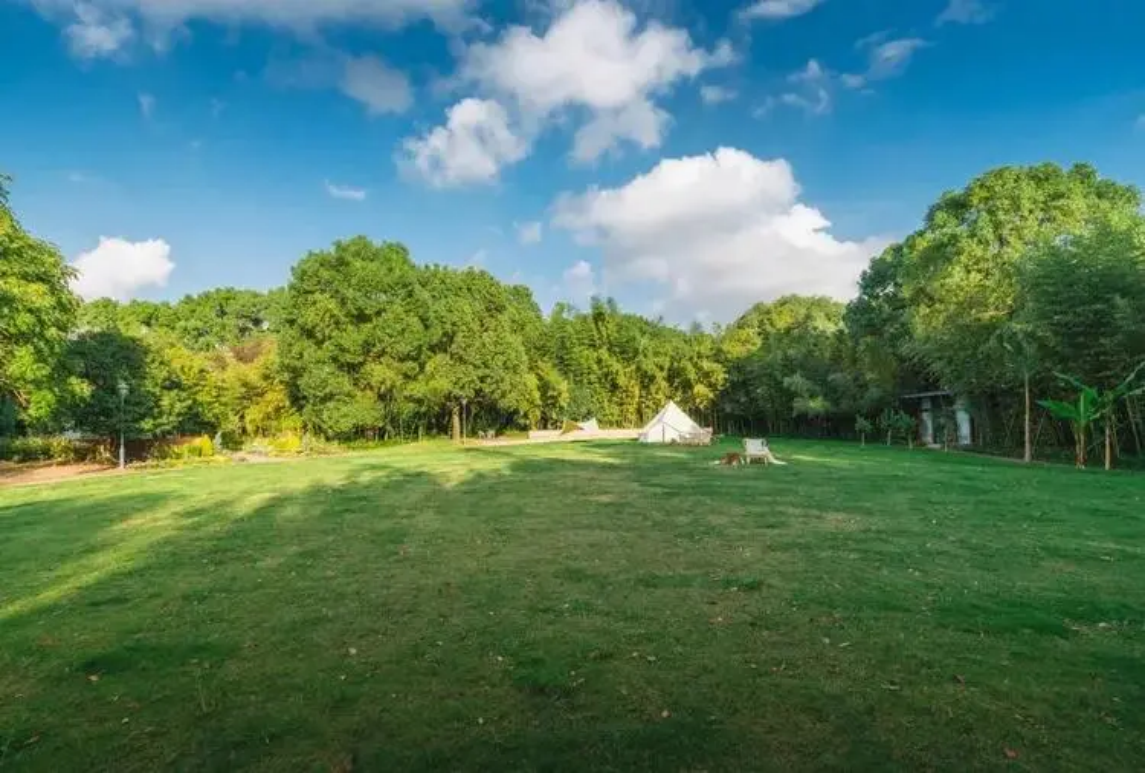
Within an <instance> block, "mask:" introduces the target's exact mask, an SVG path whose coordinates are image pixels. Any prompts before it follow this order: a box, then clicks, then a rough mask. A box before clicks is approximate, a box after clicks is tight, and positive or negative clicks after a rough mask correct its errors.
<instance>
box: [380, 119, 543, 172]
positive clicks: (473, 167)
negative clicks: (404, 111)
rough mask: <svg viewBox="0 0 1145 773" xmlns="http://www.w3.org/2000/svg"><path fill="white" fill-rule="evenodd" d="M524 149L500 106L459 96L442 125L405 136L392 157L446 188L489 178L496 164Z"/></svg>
mask: <svg viewBox="0 0 1145 773" xmlns="http://www.w3.org/2000/svg"><path fill="white" fill-rule="evenodd" d="M527 152H528V146H527V144H526V143H525V141H524V140H522V139H521V138H520V137H518V136H517V135H516V134H514V133H513V130H512V129H511V128H510V126H509V116H508V114H507V113H506V112H505V108H503V107H501V105H499V104H498V103H497V102H493V101H491V100H487V99H465V100H462V101H461V102H458V103H457V104H456V105H454V106H453V107H451V108H450V109H449V111H448V113H447V115H446V122H445V125H444V126H438V127H437V128H435V129H433V130H431V131H429V132H428V133H427V134H425V135H424V136H421V137H411V138H409V139H407V140H406V141H405V143H404V144H403V146H402V152H401V154H399V158H398V161H399V163H400V164H401V165H402V166H403V167H404V168H405V169H406V170H408V171H410V172H412V173H414V174H416V175H417V176H419V177H421V178H422V179H424V180H425V181H426V182H428V183H429V184H430V185H432V186H434V187H437V188H451V187H457V186H460V185H467V184H471V183H491V182H495V181H496V180H497V179H498V176H499V175H500V172H501V168H502V167H504V166H506V165H509V164H514V163H516V162H517V161H520V160H521V159H522V158H524V157H525V155H526V154H527Z"/></svg>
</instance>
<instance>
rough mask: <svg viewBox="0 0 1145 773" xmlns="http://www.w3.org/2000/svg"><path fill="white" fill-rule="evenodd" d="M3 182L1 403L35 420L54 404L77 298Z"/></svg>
mask: <svg viewBox="0 0 1145 773" xmlns="http://www.w3.org/2000/svg"><path fill="white" fill-rule="evenodd" d="M6 180H7V178H4V181H0V192H2V195H0V401H5V402H9V401H10V402H11V403H13V404H15V405H16V406H17V408H18V409H19V411H20V412H21V414H22V415H23V418H24V420H25V422H26V423H28V424H39V423H44V422H46V421H48V420H49V419H50V417H51V415H52V413H53V412H54V411H55V410H56V407H57V404H58V394H59V392H58V389H57V387H58V386H59V385H60V379H59V377H58V376H59V371H58V363H59V355H60V352H61V350H62V348H63V346H64V343H65V341H66V337H67V334H68V332H69V331H70V330H71V328H72V325H73V322H74V321H75V315H76V308H77V306H78V300H77V299H76V297H75V296H74V295H73V294H72V292H71V289H70V288H69V286H68V283H69V282H70V280H71V279H72V275H73V272H72V269H71V268H70V267H68V266H67V264H66V263H64V260H63V257H62V256H61V255H60V253H59V250H57V249H56V248H55V247H54V246H52V245H51V244H48V243H47V242H44V241H41V240H39V239H37V238H35V237H34V236H32V235H31V234H29V233H28V232H27V231H25V230H24V229H23V227H22V226H21V225H20V223H19V221H18V220H17V219H16V216H15V215H14V214H13V213H12V211H11V210H10V209H9V208H8V203H7V188H6V187H5V185H4V182H6Z"/></svg>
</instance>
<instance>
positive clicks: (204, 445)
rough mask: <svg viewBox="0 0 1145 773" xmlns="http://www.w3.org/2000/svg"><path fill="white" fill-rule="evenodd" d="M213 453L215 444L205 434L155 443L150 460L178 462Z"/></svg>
mask: <svg viewBox="0 0 1145 773" xmlns="http://www.w3.org/2000/svg"><path fill="white" fill-rule="evenodd" d="M214 455H215V444H214V443H212V442H211V439H210V438H209V437H207V436H206V435H202V436H200V437H196V438H190V439H188V438H181V439H178V440H174V441H163V442H160V443H156V444H155V446H154V448H152V449H151V453H150V454H148V459H149V460H150V461H168V462H180V461H186V460H189V459H210V458H211V457H213V456H214Z"/></svg>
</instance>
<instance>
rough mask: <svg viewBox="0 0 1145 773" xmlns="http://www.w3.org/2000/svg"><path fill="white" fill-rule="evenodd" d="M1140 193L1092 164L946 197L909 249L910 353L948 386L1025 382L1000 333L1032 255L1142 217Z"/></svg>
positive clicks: (998, 175)
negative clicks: (1099, 225) (1102, 225)
mask: <svg viewBox="0 0 1145 773" xmlns="http://www.w3.org/2000/svg"><path fill="white" fill-rule="evenodd" d="M1140 206H1141V197H1140V194H1139V193H1138V191H1137V190H1136V189H1135V188H1132V187H1130V186H1125V185H1120V184H1117V183H1115V182H1112V181H1110V180H1105V179H1102V178H1100V177H1099V176H1098V174H1097V172H1096V171H1095V170H1094V169H1093V168H1092V167H1089V166H1085V165H1077V166H1074V167H1072V168H1071V169H1069V170H1064V169H1062V168H1060V167H1058V166H1056V165H1054V164H1042V165H1040V166H1034V167H1003V168H1001V169H996V170H993V171H991V172H987V173H986V174H984V175H982V176H981V177H978V178H976V179H975V180H973V181H972V182H971V183H970V185H969V186H967V187H966V189H964V190H962V191H957V192H952V193H947V194H945V195H944V196H943V197H942V198H941V199H940V200H939V202H938V203H937V204H935V205H934V206H933V207H932V208H931V209H930V211H929V213H928V214H927V217H926V222H925V224H924V226H923V228H922V229H921V230H920V231H918V232H916V233H914V234H912V235H911V236H910V237H909V238H908V239H907V240H906V241H905V242H904V243H903V245H902V250H903V255H902V275H901V284H902V294H903V298H904V300H905V302H906V304H907V307H908V308H909V316H910V322H911V332H912V342H911V348H912V350H913V351H914V353H915V354H916V356H918V357H920V358H921V359H922V361H923V362H925V363H926V365H927V366H928V367H929V368H930V369H931V370H932V371H933V372H934V373H935V374H936V375H937V376H938V377H939V379H940V380H941V382H942V384H943V385H944V386H946V387H948V388H951V389H954V390H956V391H959V392H962V393H967V394H983V393H989V392H991V391H993V390H995V389H997V388H999V387H1000V386H1002V385H1003V384H1002V382H1003V380H1004V379H1006V378H1007V377H1010V378H1012V379H1014V380H1016V379H1017V377H1018V374H1016V373H1015V371H1014V368H1012V367H1011V363H1010V361H1009V359H1008V358H1007V357H1006V356H1005V353H1004V351H1003V350H1000V349H999V347H996V346H991V340H992V339H994V337H995V336H996V334H997V332H998V329H999V328H1000V327H1001V326H1002V325H1004V324H1005V323H1006V322H1007V321H1008V320H1009V319H1011V318H1012V317H1013V316H1014V315H1015V313H1016V312H1017V311H1018V286H1019V272H1020V267H1021V266H1022V263H1023V261H1024V260H1025V258H1026V256H1027V254H1028V253H1029V252H1030V250H1032V249H1034V248H1037V247H1039V246H1040V245H1044V244H1047V243H1054V242H1061V241H1063V240H1065V241H1068V239H1069V237H1071V236H1073V235H1076V234H1080V233H1083V232H1085V231H1086V229H1088V228H1089V227H1091V226H1092V225H1093V224H1094V223H1096V222H1099V221H1101V220H1103V219H1105V218H1108V217H1111V216H1112V217H1131V216H1134V215H1135V214H1136V213H1137V211H1138V209H1139V208H1140Z"/></svg>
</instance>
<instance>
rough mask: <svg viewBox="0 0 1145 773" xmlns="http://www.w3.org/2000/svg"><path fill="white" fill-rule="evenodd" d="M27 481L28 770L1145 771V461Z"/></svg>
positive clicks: (14, 630)
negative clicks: (1142, 763) (1144, 537)
mask: <svg viewBox="0 0 1145 773" xmlns="http://www.w3.org/2000/svg"><path fill="white" fill-rule="evenodd" d="M775 447H776V452H777V453H779V454H780V455H781V456H782V457H783V458H784V459H785V460H788V461H790V462H791V464H790V466H788V467H785V468H770V469H765V468H763V467H752V468H722V467H714V466H712V465H711V464H710V462H711V460H712V459H715V458H717V457H718V456H719V455H720V454H721V453H723V452H725V451H728V450H733V449H734V448H735V446H734V445H733V444H732V443H731V442H730V441H729V442H728V443H727V444H725V446H724V447H723V448H712V449H676V448H649V447H642V446H638V445H636V444H611V445H610V444H604V445H576V446H539V447H538V446H533V447H529V446H522V447H506V448H482V449H465V450H462V449H456V448H453V447H450V446H447V445H438V444H426V445H421V446H416V447H410V448H399V449H392V450H387V451H382V452H372V453H367V454H360V455H356V456H346V457H337V458H323V459H315V460H306V461H299V462H283V463H278V464H266V465H257V466H256V465H233V466H225V467H218V468H195V469H188V470H179V471H158V472H139V473H133V474H129V475H126V476H105V477H99V478H94V479H90V480H84V481H77V482H72V483H68V484H62V485H54V486H50V487H44V486H41V487H27V488H18V489H6V490H0V769H12V770H52V771H58V770H116V771H153V770H163V769H170V770H266V771H282V770H351V769H353V770H418V769H422V770H430V769H434V770H443V769H444V770H552V769H561V770H578V769H581V770H610V769H611V770H622V769H623V770H632V769H646V770H711V771H716V770H749V769H751V770H757V769H775V770H800V769H825V768H827V769H829V768H837V769H842V768H846V769H878V770H895V769H902V770H919V769H948V770H967V769H990V768H1002V767H1009V768H1012V769H1029V770H1045V769H1071V770H1081V769H1091V770H1111V769H1131V768H1134V767H1135V766H1136V765H1137V763H1138V761H1139V760H1140V759H1142V758H1145V630H1143V627H1142V625H1143V621H1142V610H1143V608H1145V604H1143V601H1145V598H1143V593H1145V591H1143V590H1142V589H1143V588H1145V548H1143V547H1142V541H1141V536H1140V535H1141V534H1142V530H1143V526H1145V523H1143V521H1145V481H1143V479H1142V478H1141V477H1140V476H1139V475H1134V474H1131V473H1118V472H1114V473H1099V472H1097V471H1075V470H1072V469H1068V468H1063V467H1053V468H1050V467H1027V466H1022V465H1018V464H1014V463H1011V462H1008V461H999V460H990V459H984V458H979V457H975V456H970V455H963V454H955V453H950V454H947V453H942V452H931V451H921V450H916V451H913V452H911V451H907V450H906V449H902V448H886V447H884V446H881V445H879V444H875V443H872V444H870V445H868V446H867V447H866V448H861V447H860V446H859V445H858V444H842V443H837V442H823V443H812V442H795V441H789V442H782V441H781V442H778V443H775Z"/></svg>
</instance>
